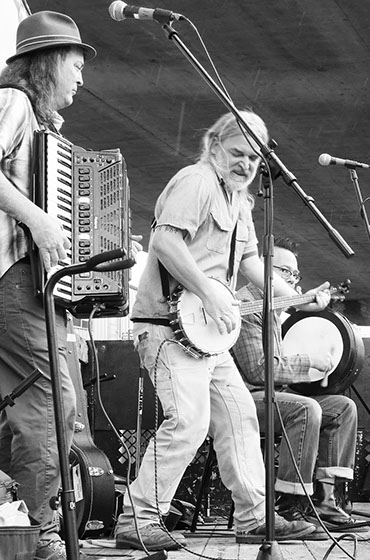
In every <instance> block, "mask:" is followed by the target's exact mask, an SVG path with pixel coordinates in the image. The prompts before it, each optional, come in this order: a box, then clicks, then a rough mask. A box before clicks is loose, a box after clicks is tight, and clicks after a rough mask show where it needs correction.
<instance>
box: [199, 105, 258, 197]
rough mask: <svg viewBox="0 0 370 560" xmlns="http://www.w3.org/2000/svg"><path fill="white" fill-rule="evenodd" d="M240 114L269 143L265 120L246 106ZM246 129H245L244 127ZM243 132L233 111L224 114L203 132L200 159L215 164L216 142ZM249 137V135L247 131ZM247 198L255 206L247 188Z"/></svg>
mask: <svg viewBox="0 0 370 560" xmlns="http://www.w3.org/2000/svg"><path fill="white" fill-rule="evenodd" d="M240 115H241V116H242V118H243V119H244V120H245V122H246V123H247V124H248V125H249V126H250V128H251V129H252V130H253V132H254V133H255V134H256V136H258V138H259V139H260V140H261V141H262V142H263V143H264V144H267V142H268V139H269V134H268V130H267V127H266V125H265V123H264V121H263V120H262V119H261V117H259V116H258V115H257V114H256V113H254V112H253V111H252V109H249V108H246V109H243V110H242V111H240ZM243 130H244V129H243ZM238 134H241V128H240V127H239V124H238V121H237V119H236V118H235V116H234V115H233V113H226V114H224V115H222V116H221V117H220V118H219V119H218V120H217V121H216V122H215V123H214V124H213V125H212V126H211V127H210V128H209V129H208V130H206V132H205V133H204V134H203V137H202V140H201V153H200V156H199V158H198V161H203V162H208V163H211V164H212V165H213V166H215V164H214V161H213V155H212V147H213V145H214V142H222V141H224V140H226V139H227V138H231V137H232V136H236V135H238ZM245 134H246V136H247V138H248V135H247V133H245ZM247 198H248V200H249V202H250V204H251V208H253V206H254V196H253V195H252V194H251V193H250V192H249V188H248V189H247Z"/></svg>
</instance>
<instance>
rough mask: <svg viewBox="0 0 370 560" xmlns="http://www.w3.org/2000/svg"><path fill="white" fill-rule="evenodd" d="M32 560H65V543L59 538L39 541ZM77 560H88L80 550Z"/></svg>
mask: <svg viewBox="0 0 370 560" xmlns="http://www.w3.org/2000/svg"><path fill="white" fill-rule="evenodd" d="M34 560H67V552H66V545H65V544H64V542H63V541H59V540H56V541H46V540H42V541H39V542H38V544H37V548H36V555H35V558H34ZM79 560H88V557H87V556H86V555H85V554H82V552H80V558H79Z"/></svg>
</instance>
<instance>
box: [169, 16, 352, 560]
mask: <svg viewBox="0 0 370 560" xmlns="http://www.w3.org/2000/svg"><path fill="white" fill-rule="evenodd" d="M162 29H163V30H164V32H165V34H166V35H167V38H168V39H169V40H171V41H173V42H174V43H175V45H176V46H177V48H178V49H179V50H180V52H181V53H182V54H183V55H184V56H185V58H187V60H188V61H189V62H190V63H191V64H192V66H193V67H194V68H195V70H196V71H197V72H198V73H199V74H200V76H201V77H202V78H203V79H204V80H205V82H206V83H207V84H208V85H209V87H210V88H211V89H212V90H213V91H214V93H215V94H216V95H217V96H218V97H219V98H220V100H221V101H222V103H223V104H224V105H225V106H226V107H227V108H228V110H229V111H230V112H231V113H232V114H233V115H234V116H235V118H236V119H237V120H238V123H239V124H240V126H242V127H243V128H244V129H245V130H246V132H247V134H248V136H250V137H251V138H252V139H253V140H254V142H255V143H256V144H257V146H259V148H260V151H261V154H262V156H263V157H264V159H265V160H266V161H268V162H269V166H270V163H272V164H273V167H275V168H276V169H277V170H278V172H279V173H280V174H281V175H282V177H283V180H284V181H285V183H286V184H287V185H288V186H291V187H293V188H294V190H295V192H296V193H297V194H298V195H299V196H300V198H301V199H302V200H303V202H304V203H305V204H306V206H307V207H308V208H309V209H310V210H311V212H313V214H314V215H315V217H316V219H317V220H318V221H319V222H320V223H321V224H322V225H323V226H324V228H325V229H326V231H327V232H328V234H329V236H330V237H331V239H332V240H333V241H334V243H335V244H336V245H337V246H338V247H339V249H340V250H341V251H342V252H343V254H344V255H345V256H346V257H347V258H349V257H351V256H353V255H354V251H353V250H352V249H351V247H350V246H349V245H348V244H347V243H346V241H345V240H344V239H343V238H342V236H341V235H340V234H339V233H338V231H336V230H335V229H334V228H333V227H332V225H331V224H330V223H329V222H328V220H327V219H326V218H325V217H324V216H323V214H322V213H321V212H320V211H319V210H318V208H317V207H316V205H315V204H314V199H313V198H312V197H310V196H307V195H306V193H305V192H304V191H303V189H302V188H301V187H300V186H299V184H298V182H297V179H296V177H295V176H294V175H293V174H292V173H291V172H290V171H289V170H288V169H287V168H286V167H285V165H284V164H283V163H282V162H281V160H280V159H279V158H278V157H277V155H276V154H275V152H274V150H273V149H272V147H270V146H268V145H266V144H264V143H263V142H262V141H261V140H260V139H259V138H258V136H257V135H256V134H255V133H254V131H253V130H252V129H251V128H250V127H249V125H248V124H247V123H246V122H245V120H244V119H243V117H242V116H241V114H240V112H239V111H238V109H237V108H236V107H235V105H234V103H233V102H232V101H231V100H230V98H229V97H228V96H227V95H226V94H225V93H224V91H223V90H222V89H221V88H220V87H219V86H218V85H217V84H216V82H215V81H214V80H213V79H212V78H211V76H210V75H209V74H208V72H207V71H206V70H205V69H204V67H203V66H202V65H201V64H200V62H199V61H198V60H197V58H196V57H195V56H194V55H193V54H192V52H191V51H190V50H189V49H188V48H187V47H186V45H185V44H184V43H183V41H182V40H181V39H180V37H179V35H178V33H177V31H176V30H175V29H173V28H172V27H171V25H169V24H165V25H163V26H162ZM271 183H272V181H271ZM265 202H266V214H265V229H266V234H265V238H264V259H265V260H264V262H265V278H264V282H265V285H264V317H263V320H264V324H265V333H264V351H265V362H266V365H265V376H266V380H265V398H266V407H265V410H266V420H265V429H266V432H265V435H266V461H265V462H266V540H265V541H264V543H263V544H262V545H261V548H260V551H259V553H258V557H257V560H267V559H269V560H270V559H273V560H282V555H281V552H280V549H279V548H278V543H277V542H276V541H275V540H274V538H275V503H274V477H275V468H274V437H275V431H274V410H273V399H274V380H273V371H274V361H273V360H274V358H273V344H274V339H273V300H272V277H273V273H272V253H273V249H272V248H273V237H272V224H273V213H272V184H271V185H270V188H269V189H267V190H266V196H265Z"/></svg>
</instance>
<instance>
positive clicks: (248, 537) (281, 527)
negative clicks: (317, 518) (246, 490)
mask: <svg viewBox="0 0 370 560" xmlns="http://www.w3.org/2000/svg"><path fill="white" fill-rule="evenodd" d="M315 530H316V527H315V525H314V524H313V523H308V522H307V521H287V520H286V519H284V517H281V516H280V515H278V514H277V513H275V540H276V541H280V542H281V541H291V540H306V537H307V536H308V535H311V534H312V533H313V532H314V531H315ZM264 540H266V524H263V525H260V526H259V527H256V528H255V529H253V530H252V531H249V532H247V531H237V532H236V542H237V543H240V544H242V543H249V544H251V543H254V544H259V543H262V541H264Z"/></svg>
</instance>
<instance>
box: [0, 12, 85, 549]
mask: <svg viewBox="0 0 370 560" xmlns="http://www.w3.org/2000/svg"><path fill="white" fill-rule="evenodd" d="M95 55H96V51H95V49H94V48H93V47H91V46H89V45H87V44H85V43H83V42H82V41H81V37H80V33H79V30H78V28H77V26H76V24H75V22H74V21H73V20H72V19H71V18H70V17H68V16H66V15H64V14H60V13H56V12H50V11H43V12H38V13H35V14H33V15H30V16H29V17H27V18H26V19H24V20H23V21H22V22H21V23H20V24H19V27H18V32H17V46H16V52H15V54H14V55H13V56H11V57H10V58H9V59H8V60H7V67H6V68H5V69H4V70H3V72H2V74H1V75H0V86H1V87H0V209H1V210H0V370H1V375H0V394H1V395H2V396H3V397H4V396H5V395H7V394H10V393H11V392H12V391H13V390H14V388H15V387H17V386H18V385H19V384H20V383H21V382H22V381H23V380H24V379H25V378H27V377H28V376H29V375H30V373H31V372H32V371H33V370H34V369H35V368H38V369H39V370H40V371H41V372H42V376H41V377H40V378H39V379H38V380H37V381H36V382H35V383H33V384H32V385H31V386H30V387H29V388H28V389H27V390H26V391H25V392H24V393H23V394H22V395H21V396H20V397H19V399H18V400H17V402H16V406H15V407H14V408H13V407H10V406H9V407H7V408H6V409H5V410H4V411H3V412H2V417H1V426H0V427H1V430H0V469H2V470H4V471H5V472H7V473H8V474H9V475H10V476H11V477H12V478H13V479H14V480H16V481H17V482H18V483H19V498H20V499H23V500H24V501H25V502H26V504H27V506H28V508H29V511H30V514H31V515H32V516H33V517H34V518H35V519H36V520H37V521H38V522H39V523H40V524H41V531H40V540H39V542H38V546H37V550H36V556H35V559H36V560H42V559H43V560H45V559H47V560H63V559H66V551H65V546H64V543H63V542H62V541H61V540H60V537H59V535H58V532H57V525H56V520H55V512H54V511H53V510H52V509H51V507H50V504H49V502H50V499H51V498H53V497H55V496H56V495H57V493H58V488H59V484H60V472H59V457H58V449H57V444H56V435H55V426H54V411H53V401H52V388H51V382H50V368H49V357H48V346H47V338H46V324H45V316H44V310H43V306H42V302H41V301H40V300H39V299H38V298H36V297H35V295H34V291H33V284H32V275H31V266H30V260H29V256H28V248H27V242H26V238H25V234H24V231H23V229H22V228H21V227H20V226H19V224H20V223H22V224H24V225H25V226H27V228H28V229H29V231H30V233H31V235H32V238H33V241H34V243H35V244H36V246H37V247H38V249H39V253H40V258H41V260H42V262H43V264H44V267H45V269H46V271H49V270H50V268H51V267H53V266H55V265H56V264H57V262H58V260H59V259H64V258H66V256H67V255H66V249H68V248H69V246H70V243H69V241H68V239H67V238H66V237H65V235H64V233H63V231H62V229H61V227H60V225H59V224H58V221H57V220H55V218H53V217H51V216H49V215H48V214H46V213H45V212H44V211H43V210H42V209H41V208H39V207H38V206H36V205H35V204H33V202H32V201H31V200H30V188H31V172H32V153H33V135H34V132H35V130H40V129H49V130H50V129H51V130H54V131H56V130H58V128H59V127H60V123H61V121H62V119H61V117H60V116H59V115H58V113H57V111H59V110H60V109H63V108H64V107H67V106H68V105H71V103H72V102H73V97H74V95H75V94H76V93H77V90H78V88H79V87H80V86H82V83H83V81H82V75H81V72H82V68H83V66H84V63H85V62H86V61H87V60H91V59H92V58H94V56H95ZM57 328H58V343H59V357H60V370H61V371H60V375H61V379H62V385H63V402H64V410H65V419H66V426H65V429H66V432H67V439H68V442H69V444H70V443H71V442H72V437H73V429H74V419H75V393H74V388H73V384H72V381H71V378H70V376H69V373H68V368H67V359H66V317H65V313H64V311H63V310H62V309H58V310H57Z"/></svg>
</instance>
